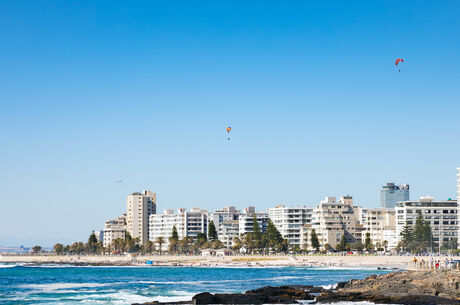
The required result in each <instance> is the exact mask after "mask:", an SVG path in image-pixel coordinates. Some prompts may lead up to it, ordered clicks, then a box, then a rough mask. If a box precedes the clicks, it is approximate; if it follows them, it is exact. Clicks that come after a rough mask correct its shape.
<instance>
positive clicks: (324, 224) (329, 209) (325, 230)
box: [302, 196, 363, 250]
mask: <svg viewBox="0 0 460 305" xmlns="http://www.w3.org/2000/svg"><path fill="white" fill-rule="evenodd" d="M360 210H361V208H360V207H358V206H354V205H353V198H352V197H351V196H343V197H341V198H340V199H339V200H336V197H326V199H325V200H323V201H321V202H320V204H319V205H318V206H317V208H315V209H313V214H312V221H311V224H306V225H305V226H304V227H303V230H302V233H303V236H302V239H303V242H304V248H306V249H307V250H312V249H313V248H312V247H311V232H312V230H313V229H314V230H315V233H316V235H317V236H318V240H319V243H320V245H321V248H322V249H325V250H328V249H327V248H328V247H329V248H333V249H336V248H337V245H338V244H339V243H340V241H341V239H342V236H343V235H345V239H346V242H347V243H349V244H352V243H354V242H357V241H361V240H362V231H363V225H362V224H361V223H360V221H359V219H360Z"/></svg>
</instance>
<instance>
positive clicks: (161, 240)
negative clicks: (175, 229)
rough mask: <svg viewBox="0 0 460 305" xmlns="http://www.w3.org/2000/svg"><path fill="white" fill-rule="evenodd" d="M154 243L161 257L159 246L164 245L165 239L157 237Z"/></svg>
mask: <svg viewBox="0 0 460 305" xmlns="http://www.w3.org/2000/svg"><path fill="white" fill-rule="evenodd" d="M155 243H156V244H158V252H159V253H160V255H161V246H162V245H163V244H164V243H165V239H164V238H163V237H161V236H159V237H157V239H155Z"/></svg>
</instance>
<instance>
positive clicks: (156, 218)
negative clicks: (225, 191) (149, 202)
mask: <svg viewBox="0 0 460 305" xmlns="http://www.w3.org/2000/svg"><path fill="white" fill-rule="evenodd" d="M174 226H176V230H177V234H178V236H179V239H183V238H184V237H186V236H191V237H193V238H196V236H197V235H198V233H204V234H206V233H207V231H208V211H206V210H201V209H200V208H192V209H190V212H187V210H186V209H178V210H177V213H174V210H172V209H166V210H164V211H163V214H152V215H150V218H149V240H150V241H152V242H155V241H156V240H157V238H158V237H162V238H163V240H164V244H163V245H162V250H164V251H166V250H167V249H168V247H169V238H170V237H171V233H172V229H173V227H174Z"/></svg>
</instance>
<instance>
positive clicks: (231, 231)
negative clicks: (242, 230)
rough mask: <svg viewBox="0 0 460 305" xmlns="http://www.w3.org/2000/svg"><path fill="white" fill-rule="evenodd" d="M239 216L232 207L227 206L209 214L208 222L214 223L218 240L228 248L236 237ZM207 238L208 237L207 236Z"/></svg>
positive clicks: (238, 212)
mask: <svg viewBox="0 0 460 305" xmlns="http://www.w3.org/2000/svg"><path fill="white" fill-rule="evenodd" d="M240 214H241V212H240V211H239V210H237V209H236V208H235V207H234V206H227V207H224V208H223V209H220V210H216V211H214V212H212V213H210V214H209V217H208V221H209V222H211V221H213V222H214V226H215V227H216V230H217V235H218V238H219V240H220V241H221V242H222V243H223V244H224V245H225V247H226V248H230V247H232V245H233V239H234V238H235V237H237V236H238V216H239V215H240ZM208 237H209V236H208Z"/></svg>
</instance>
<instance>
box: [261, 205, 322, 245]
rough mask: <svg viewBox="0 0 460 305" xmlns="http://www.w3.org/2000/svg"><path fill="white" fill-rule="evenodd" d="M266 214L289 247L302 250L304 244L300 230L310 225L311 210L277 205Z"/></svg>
mask: <svg viewBox="0 0 460 305" xmlns="http://www.w3.org/2000/svg"><path fill="white" fill-rule="evenodd" d="M267 212H268V217H269V218H270V220H271V221H272V223H273V224H274V225H275V227H276V228H277V229H278V231H279V232H280V233H281V235H282V236H283V238H285V239H287V240H288V242H289V246H290V247H292V248H294V247H298V248H302V246H303V244H304V242H303V240H302V228H303V226H305V225H307V224H311V220H312V213H313V208H309V207H286V206H284V205H278V206H276V207H274V208H269V209H267Z"/></svg>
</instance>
